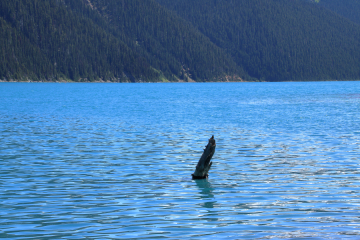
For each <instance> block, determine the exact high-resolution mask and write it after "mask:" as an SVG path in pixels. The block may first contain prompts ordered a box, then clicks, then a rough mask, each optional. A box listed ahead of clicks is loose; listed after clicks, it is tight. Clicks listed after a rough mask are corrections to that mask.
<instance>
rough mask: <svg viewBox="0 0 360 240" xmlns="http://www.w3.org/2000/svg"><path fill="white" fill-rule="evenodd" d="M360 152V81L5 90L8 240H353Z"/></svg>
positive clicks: (0, 124)
mask: <svg viewBox="0 0 360 240" xmlns="http://www.w3.org/2000/svg"><path fill="white" fill-rule="evenodd" d="M211 135H214V136H215V139H216V143H217V147H216V152H215V154H214V157H213V158H212V161H213V165H212V167H211V170H210V172H209V178H208V179H205V180H192V179H191V174H192V173H193V172H194V170H195V167H196V164H197V162H198V160H199V158H200V156H201V154H202V150H203V148H204V147H205V145H206V144H207V142H208V139H209V138H210V137H211ZM359 153H360V82H356V81H355V82H301V83H296V82H287V83H162V84H159V83H151V84H150V83H149V84H148V83H139V84H116V83H114V84H112V83H0V162H1V165H0V238H2V239H150V238H152V239H161V238H169V239H225V238H226V239H359V238H360V215H359V213H360V161H359V160H360V159H359Z"/></svg>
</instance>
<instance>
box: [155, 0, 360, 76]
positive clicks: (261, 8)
mask: <svg viewBox="0 0 360 240" xmlns="http://www.w3.org/2000/svg"><path fill="white" fill-rule="evenodd" d="M157 1H158V2H159V3H161V4H162V5H164V6H166V7H167V8H169V9H171V10H172V11H174V12H176V13H177V14H178V15H179V16H181V17H183V18H184V19H186V20H187V21H189V22H191V23H192V24H193V25H194V26H195V27H196V28H198V29H199V30H200V31H201V32H202V33H203V34H204V35H205V36H207V37H209V38H210V39H211V40H212V41H213V42H214V43H215V44H216V45H217V46H219V47H221V48H223V49H226V50H227V51H228V53H229V54H231V56H232V58H233V59H234V61H235V62H236V63H237V64H238V65H239V66H243V67H244V69H245V71H247V72H248V73H249V75H250V76H253V77H255V78H258V79H262V80H266V81H283V80H328V79H359V75H360V59H359V57H360V45H359V39H360V28H359V26H357V25H355V24H352V23H351V22H349V21H346V20H345V19H343V18H341V17H340V16H338V15H336V14H333V13H332V12H331V11H328V10H327V9H324V8H322V7H320V6H318V5H316V4H312V3H309V2H305V1H300V0H293V1H288V0H271V1H269V0H242V1H235V0H197V1H192V0H157Z"/></svg>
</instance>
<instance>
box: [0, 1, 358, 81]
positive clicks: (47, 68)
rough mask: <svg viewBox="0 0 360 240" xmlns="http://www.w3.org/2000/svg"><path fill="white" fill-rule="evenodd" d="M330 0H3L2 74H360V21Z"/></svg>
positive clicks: (89, 77)
mask: <svg viewBox="0 0 360 240" xmlns="http://www.w3.org/2000/svg"><path fill="white" fill-rule="evenodd" d="M354 1H355V0H354ZM358 1H359V0H356V1H355V2H352V4H350V1H349V0H346V1H344V2H343V3H344V4H342V5H339V6H341V7H345V8H349V7H350V6H351V7H353V8H354V9H356V6H357V5H356V4H355V3H358ZM330 3H332V4H335V0H321V1H320V2H319V3H318V4H314V3H312V2H309V1H304V0H292V1H289V0H241V1H236V0H197V1H193V0H2V1H0V80H1V79H3V80H4V79H5V80H11V79H14V80H27V79H29V80H45V81H55V80H58V79H71V80H73V81H94V80H110V81H133V82H135V81H179V80H182V81H190V80H195V81H225V80H240V79H245V80H252V79H258V80H264V81H287V80H295V81H300V80H329V79H339V80H344V79H360V42H359V41H360V40H359V39H360V25H359V24H357V23H355V22H356V20H352V21H353V22H351V21H350V20H348V19H351V18H352V17H351V16H350V15H351V14H349V16H345V17H347V18H348V19H347V18H345V17H342V16H341V15H344V14H345V10H344V11H343V13H344V14H340V12H341V11H340V9H341V8H340V7H339V6H338V5H331V4H330ZM326 4H327V5H326ZM354 4H355V5H354ZM325 5H326V8H325V7H324V6H325ZM331 6H332V7H331ZM334 8H338V9H339V11H338V14H337V13H334V12H333V11H331V10H329V9H333V10H334Z"/></svg>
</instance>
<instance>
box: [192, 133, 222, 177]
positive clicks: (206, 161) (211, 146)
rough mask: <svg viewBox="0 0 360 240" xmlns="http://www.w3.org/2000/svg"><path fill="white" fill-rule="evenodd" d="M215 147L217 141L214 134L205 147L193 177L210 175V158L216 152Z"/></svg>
mask: <svg viewBox="0 0 360 240" xmlns="http://www.w3.org/2000/svg"><path fill="white" fill-rule="evenodd" d="M215 147H216V143H215V139H214V135H213V136H212V137H211V138H210V139H209V143H208V145H207V146H206V147H205V149H204V152H203V154H202V155H201V158H200V160H199V162H198V164H197V166H196V169H195V172H194V173H193V174H191V175H192V177H193V179H204V178H207V177H208V176H209V174H208V172H209V170H210V167H211V165H212V162H211V161H210V160H211V158H212V156H213V155H214V153H215Z"/></svg>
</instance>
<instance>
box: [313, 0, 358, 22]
mask: <svg viewBox="0 0 360 240" xmlns="http://www.w3.org/2000/svg"><path fill="white" fill-rule="evenodd" d="M316 3H318V4H319V5H320V6H323V7H326V8H328V9H330V10H331V11H334V12H335V13H337V14H339V15H341V16H343V17H345V18H347V19H349V20H351V21H353V22H355V23H357V24H360V0H317V1H316Z"/></svg>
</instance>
